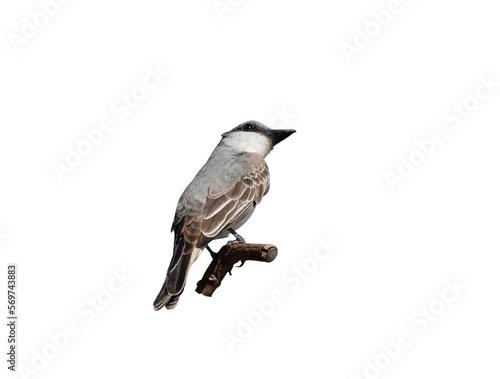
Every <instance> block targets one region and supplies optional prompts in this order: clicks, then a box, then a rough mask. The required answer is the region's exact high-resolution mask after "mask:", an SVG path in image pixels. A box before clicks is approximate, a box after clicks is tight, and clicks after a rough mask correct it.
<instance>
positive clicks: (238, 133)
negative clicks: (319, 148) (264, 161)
mask: <svg viewBox="0 0 500 379" xmlns="http://www.w3.org/2000/svg"><path fill="white" fill-rule="evenodd" d="M293 133H295V130H293V129H271V128H268V127H267V126H265V125H264V124H261V123H260V122H258V121H247V122H244V123H243V124H240V125H238V126H237V127H236V128H234V129H232V130H230V131H229V132H226V133H224V134H223V135H222V142H223V143H224V145H226V146H228V147H232V148H234V149H237V150H241V151H245V152H250V153H259V154H261V155H262V156H264V157H265V156H266V155H267V154H269V152H270V151H271V150H272V149H273V147H274V146H276V145H277V144H278V143H280V142H281V141H283V140H284V139H286V138H288V137H290V136H291V135H292V134H293Z"/></svg>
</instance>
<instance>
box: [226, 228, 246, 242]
mask: <svg viewBox="0 0 500 379" xmlns="http://www.w3.org/2000/svg"><path fill="white" fill-rule="evenodd" d="M228 231H229V233H231V234H232V235H233V236H234V238H236V241H231V242H232V243H231V244H233V243H236V242H241V243H246V241H245V239H244V238H243V237H242V236H240V235H239V234H238V233H236V231H235V230H234V229H232V228H229V229H228Z"/></svg>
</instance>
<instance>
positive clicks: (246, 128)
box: [244, 124, 253, 130]
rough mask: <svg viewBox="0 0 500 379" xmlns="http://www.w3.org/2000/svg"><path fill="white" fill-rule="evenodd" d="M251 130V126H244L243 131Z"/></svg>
mask: <svg viewBox="0 0 500 379" xmlns="http://www.w3.org/2000/svg"><path fill="white" fill-rule="evenodd" d="M252 129H253V126H252V124H246V125H245V126H244V130H252Z"/></svg>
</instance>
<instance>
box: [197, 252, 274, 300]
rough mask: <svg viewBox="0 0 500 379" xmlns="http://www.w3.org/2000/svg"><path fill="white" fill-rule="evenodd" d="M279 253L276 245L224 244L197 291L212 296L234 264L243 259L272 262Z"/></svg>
mask: <svg viewBox="0 0 500 379" xmlns="http://www.w3.org/2000/svg"><path fill="white" fill-rule="evenodd" d="M277 255H278V248H277V247H276V246H274V245H262V244H247V243H243V242H237V243H233V244H229V243H228V244H226V245H224V246H223V247H222V248H221V249H220V250H219V252H218V253H217V254H216V255H215V258H214V259H213V260H212V263H211V264H210V266H208V268H207V270H206V271H205V274H204V275H203V278H202V279H201V280H200V281H199V282H198V285H197V287H196V292H198V293H201V294H202V295H205V296H212V294H213V293H214V292H215V290H216V289H217V288H219V286H220V285H221V282H222V279H224V276H226V274H227V273H228V272H229V273H230V272H231V270H232V268H233V266H234V265H235V264H236V263H238V262H239V261H242V263H244V262H245V261H258V262H272V261H274V259H275V258H276V256H277Z"/></svg>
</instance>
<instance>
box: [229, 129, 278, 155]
mask: <svg viewBox="0 0 500 379" xmlns="http://www.w3.org/2000/svg"><path fill="white" fill-rule="evenodd" d="M223 144H224V145H225V146H227V147H231V148H233V149H236V150H240V151H244V152H247V153H258V154H260V155H262V156H263V157H265V156H266V155H267V154H269V152H270V151H271V150H272V148H273V146H272V143H271V140H270V139H269V138H267V137H266V136H264V135H262V134H260V133H252V132H234V133H231V134H229V135H227V136H226V137H225V138H224V140H223Z"/></svg>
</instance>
